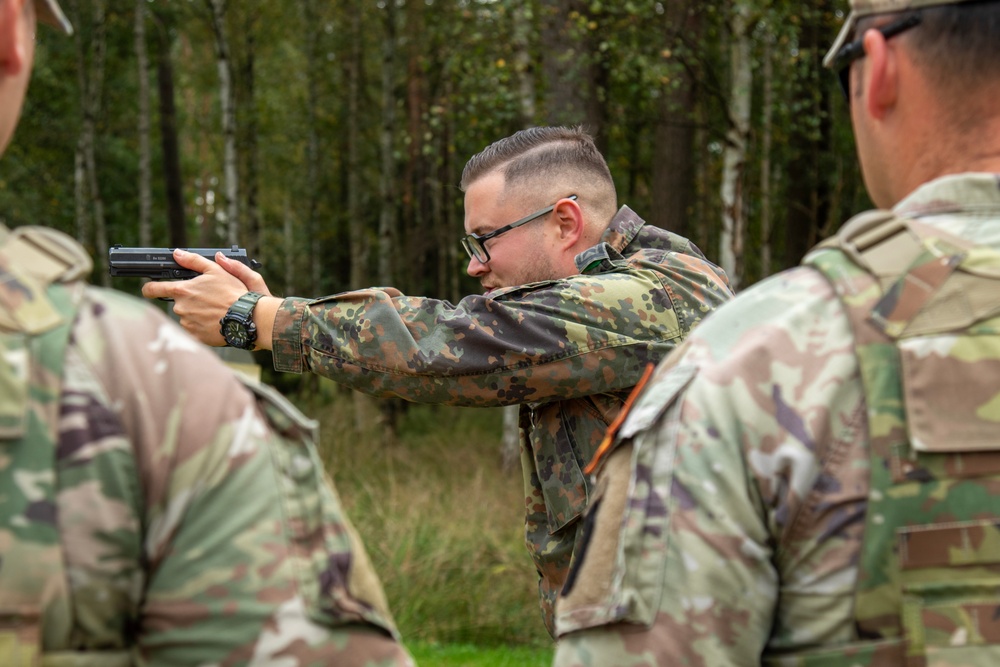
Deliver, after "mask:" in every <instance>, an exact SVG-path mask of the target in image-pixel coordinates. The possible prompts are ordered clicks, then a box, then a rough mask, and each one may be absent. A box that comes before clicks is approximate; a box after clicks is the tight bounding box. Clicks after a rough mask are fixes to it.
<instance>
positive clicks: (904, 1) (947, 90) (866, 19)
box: [824, 0, 1000, 108]
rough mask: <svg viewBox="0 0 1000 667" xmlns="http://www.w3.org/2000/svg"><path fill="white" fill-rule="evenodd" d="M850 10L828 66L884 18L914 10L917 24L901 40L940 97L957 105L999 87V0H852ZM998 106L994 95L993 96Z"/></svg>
mask: <svg viewBox="0 0 1000 667" xmlns="http://www.w3.org/2000/svg"><path fill="white" fill-rule="evenodd" d="M850 6H851V13H850V15H849V16H848V18H847V21H846V22H845V23H844V27H843V29H842V30H841V31H840V34H839V35H838V37H837V40H836V42H835V43H834V45H833V47H832V48H831V49H830V52H829V53H828V54H827V56H826V58H825V59H824V63H825V64H827V65H829V64H831V63H833V62H834V60H835V56H836V55H837V53H838V52H839V51H840V50H841V49H842V48H843V46H844V45H845V44H846V43H847V42H848V40H851V39H858V38H859V37H861V34H862V33H863V32H864V31H865V30H866V29H868V28H871V27H873V26H874V25H875V22H876V20H877V19H878V18H880V17H885V16H887V15H889V16H894V17H897V18H904V17H907V16H910V15H915V16H917V17H918V18H919V23H918V25H917V26H916V28H915V29H913V30H908V31H907V32H906V34H905V37H904V36H901V37H900V41H903V40H904V39H905V40H906V44H907V45H908V48H909V50H910V53H911V54H912V57H913V60H914V62H915V63H917V64H918V66H919V67H920V68H921V70H922V71H923V73H924V75H925V76H926V77H927V80H928V81H929V82H930V83H931V84H932V85H933V86H934V87H935V88H937V90H938V91H939V92H940V95H939V96H938V99H941V100H954V101H955V103H956V104H958V105H970V104H972V105H975V104H976V102H977V100H984V101H985V97H986V96H985V95H984V94H983V93H985V91H988V90H993V91H995V90H996V89H997V86H1000V58H998V57H997V56H998V55H1000V1H998V0H850ZM990 102H991V105H990V106H991V107H993V108H995V107H996V106H997V105H996V104H995V98H992V99H991V100H990Z"/></svg>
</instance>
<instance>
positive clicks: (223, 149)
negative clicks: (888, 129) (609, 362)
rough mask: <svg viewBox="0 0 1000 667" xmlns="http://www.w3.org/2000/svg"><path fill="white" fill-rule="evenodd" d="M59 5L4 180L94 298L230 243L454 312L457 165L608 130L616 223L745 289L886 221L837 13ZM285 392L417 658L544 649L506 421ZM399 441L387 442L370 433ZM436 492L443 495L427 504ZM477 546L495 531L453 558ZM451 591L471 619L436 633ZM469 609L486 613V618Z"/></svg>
mask: <svg viewBox="0 0 1000 667" xmlns="http://www.w3.org/2000/svg"><path fill="white" fill-rule="evenodd" d="M61 4H62V6H63V8H64V9H65V10H66V13H67V15H68V16H69V18H70V20H71V22H72V23H73V25H74V27H75V29H76V32H75V34H74V35H73V37H72V38H60V36H58V35H57V34H56V33H55V32H54V31H51V30H48V29H40V30H39V35H38V53H37V55H36V67H35V73H34V76H33V79H32V83H31V87H30V90H29V95H28V100H27V104H26V106H25V110H24V114H23V116H22V120H21V123H20V126H19V129H18V133H17V135H16V136H15V139H14V142H13V143H12V145H11V147H10V148H9V149H8V152H7V155H6V156H5V157H4V159H3V161H2V163H0V222H3V223H4V224H6V225H8V226H19V225H25V224H45V225H49V226H52V227H56V228H58V229H61V230H63V231H65V232H67V233H69V234H71V235H72V236H74V237H76V238H77V239H79V240H80V241H81V242H82V243H83V244H84V246H86V247H87V248H88V250H90V251H91V254H92V255H93V257H94V259H95V269H94V276H93V280H94V282H96V283H98V284H104V285H109V284H111V280H110V278H109V276H108V271H107V249H108V247H109V246H110V245H111V244H122V245H138V246H161V247H164V246H169V247H177V246H180V247H228V246H229V245H231V244H239V245H240V246H242V247H245V248H247V250H248V252H249V254H250V256H251V257H254V258H256V259H258V260H259V261H260V262H261V263H262V265H263V269H262V271H261V272H262V274H263V275H264V277H265V279H266V280H267V282H268V285H269V286H270V288H271V290H272V291H273V292H274V293H276V294H285V295H291V294H295V295H300V296H319V295H323V294H332V293H336V292H340V291H344V290H347V289H350V288H356V287H365V286H369V285H393V286H396V287H398V288H399V289H401V290H402V291H403V292H404V293H408V294H414V295H428V296H433V297H437V298H442V299H447V300H450V301H453V302H456V301H458V300H459V299H460V298H461V297H462V296H463V295H464V294H468V293H471V292H474V291H476V288H477V285H476V283H475V282H474V281H472V280H471V279H470V278H468V277H467V276H466V275H465V271H464V270H465V266H466V264H467V260H466V257H465V254H464V252H463V251H462V250H461V248H460V245H459V243H458V239H459V237H460V236H461V235H462V233H463V232H462V219H463V215H462V193H461V192H460V191H459V189H458V185H457V184H458V182H459V178H460V175H461V170H462V167H463V166H464V164H465V161H466V160H467V159H468V158H469V157H471V156H472V155H473V154H475V153H477V152H478V151H480V150H481V149H482V148H484V147H485V146H486V145H487V144H489V143H491V142H492V141H495V140H496V139H499V138H501V137H504V136H507V135H509V134H511V133H512V132H514V131H516V130H518V129H521V128H523V127H527V126H531V125H542V124H581V125H583V126H584V127H586V128H587V129H588V130H590V131H591V132H592V133H593V134H594V136H595V137H596V139H597V142H598V145H599V147H600V148H601V150H602V151H603V153H604V154H605V156H606V158H607V160H608V163H609V165H610V166H611V170H612V173H613V175H614V177H615V182H616V185H617V188H618V193H619V203H626V204H628V205H629V206H631V207H632V208H633V209H634V210H636V211H637V212H638V213H639V214H640V215H641V216H643V217H644V218H645V219H646V220H647V221H648V222H650V223H652V224H655V225H657V226H660V227H664V228H666V229H670V230H672V231H675V232H677V233H679V234H681V235H684V236H687V237H688V238H690V239H691V240H692V241H694V242H695V244H697V245H698V246H699V247H700V248H701V249H702V250H703V251H704V252H705V253H706V254H707V255H708V256H709V258H710V259H712V260H713V261H714V262H716V263H718V264H721V265H722V266H723V268H725V269H726V270H727V272H728V273H729V275H730V276H731V278H732V279H733V282H734V284H735V285H736V286H737V287H739V288H742V287H745V286H747V285H749V284H752V283H754V282H756V281H758V280H760V279H762V278H763V277H766V276H767V275H769V274H771V273H773V272H775V271H777V270H780V269H783V268H786V267H788V266H792V265H794V264H796V263H797V262H798V261H799V259H800V258H801V257H802V255H803V254H804V253H805V251H806V250H807V249H808V248H809V247H811V246H812V245H813V244H814V243H816V242H817V241H818V240H820V239H821V238H823V237H825V236H828V235H829V234H831V233H832V232H833V231H834V230H835V229H836V228H837V227H838V226H839V225H840V224H841V223H842V222H843V221H844V220H846V219H847V218H848V217H850V215H851V214H852V213H854V212H857V211H860V210H863V209H865V208H867V207H869V206H870V203H869V201H868V198H867V195H866V194H865V192H864V188H863V184H862V181H861V178H860V174H859V169H858V166H857V160H856V158H855V153H854V145H853V137H852V135H851V130H850V121H849V117H848V109H847V105H846V104H845V101H844V100H843V99H842V96H841V94H840V92H839V91H838V89H837V86H836V83H835V77H834V76H833V74H832V73H830V72H829V71H826V70H824V69H823V68H822V67H821V64H820V61H821V59H822V57H823V54H824V53H825V52H826V50H827V48H828V47H829V45H830V44H831V43H832V41H833V39H834V37H835V36H836V32H837V30H838V28H839V26H840V24H841V22H842V21H843V18H844V13H845V11H846V9H847V7H846V5H847V3H846V1H844V0H840V1H837V2H834V1H833V0H813V1H811V2H789V1H787V0H722V1H719V2H705V1H700V2H696V1H693V0H664V1H659V2H658V1H653V0H617V1H611V0H375V1H373V0H337V1H333V2H323V1H321V0H62V2H61ZM114 287H116V288H119V289H124V290H126V291H130V292H134V293H138V289H139V283H138V281H137V280H119V279H116V280H115V284H114ZM261 363H262V365H263V366H264V367H265V369H267V368H268V367H269V365H270V362H269V361H267V360H263V361H262V362H261ZM267 379H268V380H269V381H272V382H274V383H276V384H278V385H279V387H280V388H281V389H282V390H283V391H285V392H286V393H288V394H289V395H291V396H292V397H293V398H295V399H296V400H299V401H300V402H301V403H302V404H303V406H304V407H305V409H306V410H307V411H311V413H312V414H314V415H316V414H320V413H321V414H322V415H323V424H324V438H325V441H326V442H327V445H326V447H327V449H326V450H325V451H326V455H327V456H328V462H329V464H330V468H331V471H332V472H333V475H334V477H335V479H336V481H337V484H338V487H339V488H340V492H341V495H343V496H344V497H345V502H346V503H347V504H348V506H349V507H350V508H351V509H352V511H353V512H355V520H356V522H357V523H358V524H359V529H360V530H361V531H362V533H363V535H364V536H365V538H366V540H368V542H369V548H370V549H371V550H372V551H373V558H374V559H375V560H376V562H377V563H378V564H379V565H380V567H381V568H382V571H381V574H382V576H383V579H384V580H385V581H386V587H387V591H388V593H389V596H390V600H391V602H392V603H393V605H394V607H395V608H396V610H397V615H398V616H400V618H399V619H398V620H399V621H400V626H401V628H402V629H403V631H404V635H405V636H408V637H413V638H415V639H416V640H418V641H425V642H431V643H433V642H437V641H443V642H446V643H447V642H452V643H454V642H472V643H475V644H480V645H483V644H491V643H492V644H497V643H499V644H505V645H508V646H509V645H512V644H518V643H521V644H528V645H542V646H545V644H546V640H545V638H544V637H543V633H542V630H541V623H540V621H539V620H538V618H537V614H536V613H535V610H534V595H533V592H532V591H531V590H530V589H531V588H532V587H533V585H534V584H533V578H534V573H533V572H526V570H527V569H528V568H530V565H529V561H528V558H527V555H526V553H524V551H523V547H522V546H520V532H519V530H520V529H519V525H520V512H521V504H520V503H521V502H522V501H521V491H520V487H519V484H520V481H519V479H518V477H519V476H518V474H517V473H516V463H515V464H514V465H513V466H512V465H511V457H510V456H509V447H510V445H509V443H508V445H507V447H508V450H507V451H508V456H507V457H506V458H504V457H501V456H500V454H499V452H500V447H501V431H502V428H501V423H502V421H501V417H500V416H499V415H498V414H496V413H495V412H494V411H484V412H483V411H473V412H471V413H470V412H468V411H453V412H449V411H447V410H445V409H444V408H433V407H427V408H422V409H421V410H418V411H412V410H411V411H406V410H385V409H383V410H381V411H376V413H378V412H381V416H380V417H379V418H371V413H370V412H366V411H365V410H366V409H365V408H364V402H363V401H359V400H357V399H354V397H352V400H347V401H345V400H343V399H344V398H345V395H344V394H343V392H340V391H338V390H336V389H335V388H332V387H331V386H327V385H324V384H323V383H321V382H319V381H318V380H317V379H316V378H314V377H308V376H307V377H299V376H281V377H279V376H275V375H272V374H270V373H268V374H267ZM381 407H384V406H381ZM389 413H391V414H392V416H388V417H387V416H386V415H387V414H389ZM380 419H381V420H382V421H383V422H387V423H391V429H389V431H386V430H379V429H377V430H376V431H372V430H371V428H369V427H370V426H371V424H372V423H376V422H379V420H380ZM345 423H347V424H351V426H349V427H345V426H344V424H345ZM441 424H447V425H448V426H447V427H446V429H442V428H440V425H441ZM433 425H436V427H434V428H432V426H433ZM463 429H466V430H463ZM345 434H346V435H345ZM359 436H361V439H360V440H359V439H358V438H359ZM365 436H367V437H368V440H365ZM484 441H485V443H486V444H485V445H484V444H483V443H484ZM358 442H369V443H370V446H369V447H368V448H366V451H365V453H364V456H358V455H357V452H356V451H354V450H352V449H351V448H350V446H349V445H351V444H354V445H355V446H356V444H357V443H358ZM490 443H495V444H490ZM442 450H447V452H448V453H447V456H443V455H442V454H441V451H442ZM472 450H475V452H474V453H471V452H472ZM463 452H464V454H463ZM421 453H423V454H421ZM450 457H455V458H454V460H450ZM420 466H429V467H420ZM401 468H402V469H405V470H406V474H405V475H401V476H397V472H396V471H398V470H399V469H401ZM511 468H514V470H513V471H512V470H511ZM441 475H446V477H440V476H441ZM447 475H451V476H450V477H447ZM434 477H438V478H439V479H438V484H439V485H440V489H439V490H440V492H441V493H446V494H450V495H447V496H442V495H440V494H439V493H438V492H437V491H432V490H430V486H431V485H430V484H428V483H418V484H412V485H411V483H410V481H409V480H411V479H414V478H415V479H417V480H420V479H421V478H427V479H430V478H434ZM476 480H478V482H477V481H476ZM470 481H472V482H476V484H475V485H474V486H472V487H466V486H465V484H467V483H468V482H470ZM490 485H496V488H494V487H493V486H490ZM411 486H412V488H411ZM463 489H464V490H463ZM465 492H468V493H470V494H473V495H475V496H476V497H477V498H479V497H480V496H481V498H480V500H479V501H476V503H478V504H479V506H478V507H475V508H470V507H467V505H470V504H476V503H468V502H467V500H466V498H465V497H464V496H461V495H459V494H460V493H465ZM407 494H409V495H407ZM420 494H423V495H422V496H421V495H420ZM477 494H478V495H477ZM416 496H420V497H419V498H418V497H416ZM500 498H502V501H501V500H498V499H500ZM454 505H458V506H462V507H460V508H459V509H458V510H456V511H455V512H454V513H453V514H452V515H451V516H449V512H442V511H441V509H442V507H445V508H446V509H449V506H454ZM511 505H513V507H511ZM490 508H498V509H496V510H495V511H494V510H492V509H490ZM450 509H454V507H450ZM480 510H481V511H484V512H485V514H483V515H481V516H480V515H476V514H474V511H480ZM498 512H499V513H498ZM428 513H429V514H430V515H434V514H435V513H436V514H439V515H443V516H434V517H433V518H434V521H439V523H438V524H435V523H433V522H429V521H430V519H429V518H428ZM463 513H464V514H463ZM393 521H395V523H396V524H399V525H398V526H396V527H394V526H391V525H389V524H390V523H392V522H393ZM465 522H473V523H475V522H479V523H480V524H484V525H482V526H481V525H477V526H476V528H475V530H473V531H470V530H469V529H468V528H469V527H468V526H465V531H464V532H465V533H469V539H468V540H466V541H465V542H463V543H462V544H458V543H457V542H455V541H449V540H452V539H454V540H457V539H458V535H459V534H460V533H461V532H463V531H462V530H460V529H456V527H455V526H456V525H459V526H460V525H462V524H463V523H465ZM485 524H489V529H487V527H486V526H485ZM494 529H495V530H496V535H495V536H491V535H492V533H489V531H490V530H494ZM397 530H398V531H400V532H399V533H398V534H396V533H395V532H394V531H397ZM449 530H450V533H449ZM407 531H409V532H407ZM474 533H477V534H474ZM487 533H489V535H488V534H487ZM484 535H487V538H488V539H484V538H483V536H484ZM511 545H513V547H511ZM421 549H427V550H428V551H421ZM484 549H485V551H484ZM508 550H509V553H510V557H509V558H508V555H507V554H508ZM445 552H447V554H445ZM435 553H436V554H437V555H436V556H435ZM436 557H439V558H446V559H447V562H445V563H443V562H441V561H440V560H435V558H436ZM407 563H408V564H409V565H412V566H413V567H415V568H417V569H419V570H421V572H420V573H418V572H416V571H413V572H409V573H407V572H404V570H406V567H407ZM508 574H509V575H510V577H512V579H510V578H508V579H505V578H504V577H508ZM414 577H416V579H414ZM420 577H425V579H422V580H421V579H420ZM463 577H473V578H472V579H468V578H465V579H463ZM476 577H479V578H480V579H476ZM418 580H419V581H418ZM502 581H513V582H514V583H510V584H509V586H507V585H503V584H501V583H499V582H502ZM448 582H450V583H448ZM447 586H452V587H453V588H450V589H447V590H451V591H452V592H453V593H454V599H451V600H450V601H449V600H448V598H447V595H444V596H443V599H444V600H445V601H446V602H448V604H444V603H442V604H441V605H439V606H440V607H441V609H437V608H436V606H435V605H430V606H434V607H435V609H427V608H426V607H427V606H428V605H429V604H430V603H429V602H427V599H428V598H429V597H434V596H437V597H439V598H442V595H441V593H442V591H445V592H447V590H446V589H443V588H442V587H447ZM414 587H416V588H414ZM421 587H424V588H421ZM476 587H485V588H486V589H493V591H492V592H491V593H490V595H492V596H493V597H490V595H486V596H485V597H483V599H478V598H477V599H473V598H475V597H476V596H474V595H471V594H470V591H471V590H473V589H474V588H476ZM508 588H509V590H510V593H511V595H510V596H509V599H506V598H505V599H504V600H503V601H499V600H498V599H496V598H495V595H496V591H498V590H501V589H503V590H506V589H508ZM523 589H528V590H527V592H526V593H524V591H523ZM425 593H426V595H425ZM418 600H419V601H418ZM513 609H517V610H518V611H517V612H516V613H515V611H512V610H513ZM436 614H440V618H438V617H437V616H435V615H436ZM518 614H520V615H521V616H519V617H524V618H525V619H527V620H525V621H524V623H523V624H521V623H520V622H517V623H514V622H512V621H511V620H510V619H511V618H514V617H515V616H517V615H518ZM449 615H450V617H453V618H451V620H449ZM456 619H457V620H456ZM463 619H464V620H463ZM437 662H438V664H447V663H446V662H445V661H444V659H443V658H441V659H439V660H438V661H437ZM455 664H459V663H455ZM461 664H465V663H461ZM491 664H492V663H491ZM512 664H513V663H512ZM516 664H528V662H527V661H525V660H521V661H520V662H518V663H516Z"/></svg>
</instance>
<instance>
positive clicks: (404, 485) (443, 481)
mask: <svg viewBox="0 0 1000 667" xmlns="http://www.w3.org/2000/svg"><path fill="white" fill-rule="evenodd" d="M297 402H298V403H299V405H300V407H301V408H302V409H303V411H304V412H306V414H308V415H309V416H311V417H314V418H317V419H319V420H320V423H321V429H322V431H321V447H320V450H321V455H322V457H323V459H324V462H325V464H326V466H327V469H328V470H329V472H330V474H331V476H332V477H333V479H334V482H335V484H336V486H337V490H338V492H339V493H340V496H341V498H342V500H343V502H344V505H345V506H346V507H347V510H348V512H349V514H350V516H351V519H352V521H353V522H354V524H355V526H356V528H357V529H358V532H359V533H360V534H361V536H362V538H363V539H364V541H365V544H366V546H367V548H368V552H369V555H370V556H371V559H372V562H373V563H374V565H375V568H376V570H377V571H378V574H379V576H380V577H381V579H382V583H383V585H384V587H385V591H386V595H387V597H388V599H389V603H390V606H391V607H392V610H393V613H394V615H395V618H396V622H397V625H398V626H399V629H400V632H401V633H402V635H403V639H404V641H405V642H406V644H407V646H408V647H409V648H410V650H411V651H412V652H413V654H414V657H415V658H417V660H418V662H419V663H420V664H421V665H424V666H426V665H434V666H440V667H459V666H462V667H466V666H468V667H506V666H508V665H509V666H511V667H513V666H515V665H516V666H517V667H533V666H534V665H539V666H541V665H549V664H551V660H552V648H553V646H552V642H551V640H550V639H549V636H548V634H547V633H546V632H545V629H544V627H543V625H542V621H541V618H540V615H539V612H538V604H537V597H536V582H537V575H536V573H535V571H534V567H533V566H532V564H531V561H530V559H529V558H528V553H527V551H526V549H525V547H524V542H523V513H524V494H523V483H522V480H521V472H520V469H519V468H515V469H514V470H509V471H503V470H502V469H501V464H500V461H501V456H500V436H501V419H502V415H501V412H500V410H498V409H473V408H446V407H441V406H417V405H408V406H407V407H406V408H405V410H404V412H403V414H402V416H401V418H400V419H399V422H398V423H399V427H398V429H397V436H398V437H397V438H396V439H395V440H390V439H387V438H386V437H385V436H384V435H383V432H382V429H380V428H378V427H375V428H362V429H360V430H359V429H358V428H357V427H356V426H355V418H354V409H355V408H354V406H353V400H352V397H351V394H350V393H349V392H346V391H344V390H339V389H336V388H334V387H333V386H332V385H328V384H327V383H326V381H322V382H321V384H320V386H319V387H318V391H316V392H313V394H312V398H310V400H308V401H306V400H298V401H297Z"/></svg>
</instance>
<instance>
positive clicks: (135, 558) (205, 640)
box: [0, 0, 414, 667]
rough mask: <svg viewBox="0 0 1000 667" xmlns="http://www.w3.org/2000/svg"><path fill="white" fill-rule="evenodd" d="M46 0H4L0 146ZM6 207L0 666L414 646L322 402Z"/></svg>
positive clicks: (200, 661) (56, 19) (255, 659)
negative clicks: (303, 400) (357, 513)
mask: <svg viewBox="0 0 1000 667" xmlns="http://www.w3.org/2000/svg"><path fill="white" fill-rule="evenodd" d="M36 20H37V21H44V22H45V23H48V24H51V25H52V26H54V27H55V28H57V29H59V30H61V31H62V32H65V33H71V32H72V27H71V26H70V25H69V23H68V22H67V21H66V17H65V16H64V15H63V13H62V11H61V10H60V8H59V5H58V4H57V3H56V2H54V1H53V0H44V1H43V0H36V1H35V2H32V0H0V153H2V152H3V149H4V148H6V146H7V143H8V141H9V140H10V138H11V135H12V134H13V132H14V127H15V125H16V124H17V119H18V115H19V114H20V111H21V106H22V104H23V102H24V97H25V93H26V90H27V85H28V78H29V76H30V73H31V67H32V63H33V60H34V36H35V24H36ZM90 270H91V261H90V258H89V257H88V256H87V254H86V253H85V252H84V251H83V248H81V247H80V246H79V245H78V244H77V243H76V242H75V241H74V240H73V239H71V238H69V237H68V236H66V235H64V234H62V233H60V232H56V231H55V230H51V229H47V228H45V227H33V226H29V227H19V228H17V229H13V230H9V229H7V228H6V227H4V226H3V225H0V667H46V666H47V667H59V666H69V665H73V666H74V667H126V666H131V665H223V664H225V665H245V664H254V665H262V666H263V665H281V666H283V667H305V666H306V665H337V666H338V667H413V664H414V663H413V660H412V658H411V657H410V655H409V654H408V653H407V652H406V650H405V649H404V648H403V647H402V645H401V644H400V642H399V637H398V633H397V632H396V630H395V627H394V625H393V622H392V618H391V616H390V615H389V612H388V610H387V609H386V604H385V596H384V594H383V592H382V589H381V585H380V584H379V581H378V579H377V578H376V576H375V573H374V572H373V571H372V568H371V565H370V563H369V561H368V558H367V556H366V554H365V551H364V548H363V547H362V545H361V544H360V542H359V540H358V538H357V535H356V533H355V531H354V529H353V528H352V527H351V525H350V523H349V522H348V520H347V518H346V517H345V515H344V513H343V510H342V508H341V505H340V501H339V499H338V498H337V495H336V493H335V492H334V490H333V489H332V487H330V486H329V482H328V479H327V477H326V475H325V473H324V471H323V468H322V464H321V462H320V460H319V457H318V455H317V453H316V449H315V438H316V435H317V434H316V424H315V422H313V421H311V420H309V419H306V418H305V417H304V416H303V415H301V414H300V413H299V412H298V411H297V410H296V409H295V408H294V407H292V406H291V405H290V404H288V402H287V401H286V400H285V399H283V398H282V397H281V396H280V395H279V394H277V392H274V390H272V389H269V388H267V387H263V386H259V385H253V384H250V383H249V382H247V381H244V380H242V379H241V378H239V377H237V376H236V375H235V374H234V373H232V372H230V371H229V370H228V369H227V368H226V367H225V366H224V365H223V364H222V362H221V361H220V360H219V359H218V358H217V357H216V356H215V355H214V354H212V353H211V352H210V351H208V350H207V349H205V348H204V346H202V345H201V344H200V343H198V342H197V341H196V340H194V339H193V338H191V337H190V336H188V335H187V334H186V333H185V332H184V331H183V330H182V329H181V328H180V327H179V326H177V325H176V324H175V323H173V322H172V321H170V320H169V319H168V318H167V317H166V316H165V315H164V314H163V313H162V312H161V311H160V310H159V309H157V308H155V307H152V306H151V305H150V304H148V303H146V302H145V301H143V300H141V299H136V298H134V297H130V296H128V295H125V294H122V293H118V292H114V291H110V290H102V289H98V288H94V287H90V286H87V285H86V284H85V283H84V279H85V278H86V276H88V275H89V274H90Z"/></svg>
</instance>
